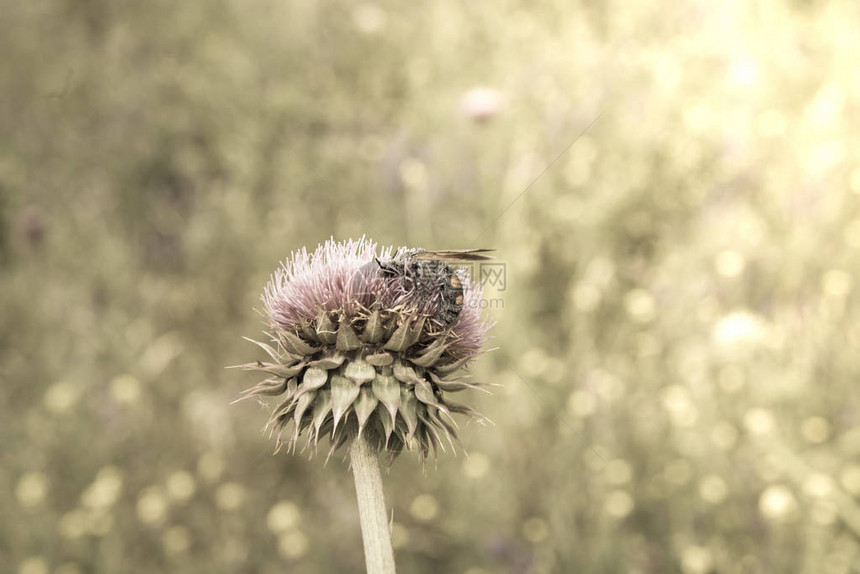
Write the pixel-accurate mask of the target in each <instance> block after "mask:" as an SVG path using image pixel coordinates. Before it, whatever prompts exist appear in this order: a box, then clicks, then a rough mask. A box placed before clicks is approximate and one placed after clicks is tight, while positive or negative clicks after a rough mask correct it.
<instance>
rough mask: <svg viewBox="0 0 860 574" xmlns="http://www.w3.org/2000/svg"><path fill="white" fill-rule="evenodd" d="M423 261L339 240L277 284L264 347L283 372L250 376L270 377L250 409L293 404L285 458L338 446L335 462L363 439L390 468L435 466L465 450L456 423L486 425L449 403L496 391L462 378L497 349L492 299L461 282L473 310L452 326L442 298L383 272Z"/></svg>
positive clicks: (268, 294) (270, 295)
mask: <svg viewBox="0 0 860 574" xmlns="http://www.w3.org/2000/svg"><path fill="white" fill-rule="evenodd" d="M414 252H415V250H404V249H403V248H401V249H400V250H398V251H397V252H393V251H392V249H391V248H384V249H381V250H379V249H378V246H377V245H376V244H375V243H373V242H371V241H367V240H365V239H364V238H362V239H360V240H358V241H353V240H349V241H346V242H341V243H337V242H335V241H334V240H329V241H327V242H326V243H325V245H321V246H319V247H318V248H317V249H316V251H315V252H313V253H312V254H311V253H308V252H307V251H306V250H305V249H302V250H300V251H297V252H294V253H293V254H292V256H291V257H290V259H289V260H288V261H286V262H284V263H283V265H282V267H281V268H280V269H278V270H277V271H276V272H275V273H274V275H273V276H272V278H271V280H270V281H269V283H268V285H267V286H266V288H265V291H264V292H263V295H262V301H263V303H264V306H265V314H266V317H267V320H268V324H269V328H270V331H269V333H267V334H268V335H269V338H270V339H271V341H270V342H269V343H264V342H257V341H253V342H255V343H256V344H257V345H259V346H260V347H262V348H263V350H265V352H266V353H267V354H268V355H269V357H270V358H271V362H259V361H258V362H256V363H249V364H246V365H240V366H241V367H242V368H244V369H246V370H253V371H260V372H263V373H266V374H268V375H269V378H267V379H265V380H263V381H262V382H260V383H258V384H257V385H255V386H254V387H252V388H250V389H248V390H246V391H245V392H244V393H243V396H242V398H248V397H254V396H260V395H272V396H276V395H281V396H282V400H281V403H280V404H279V405H278V406H277V407H276V408H275V409H274V411H273V413H272V416H271V418H270V420H269V425H268V426H269V427H270V428H271V429H272V431H273V432H276V433H277V444H278V448H280V447H281V446H282V445H284V444H286V445H287V446H288V447H290V448H292V449H293V451H295V449H296V445H297V443H298V441H299V438H300V437H301V436H302V435H305V436H306V438H307V442H306V448H307V447H311V448H312V450H314V451H315V450H316V447H317V444H318V441H319V439H320V437H325V436H329V437H330V440H331V449H330V451H329V455H331V453H332V452H334V451H335V450H337V449H338V448H339V447H340V446H342V445H345V444H348V443H351V442H352V441H353V439H355V438H356V437H359V436H363V437H364V438H365V439H366V441H367V443H368V444H369V445H370V448H371V449H373V450H375V451H376V452H386V453H388V454H389V458H390V459H393V458H394V457H396V456H397V454H399V453H400V452H401V451H402V450H403V449H404V448H410V447H411V446H413V445H417V450H418V452H419V454H420V455H421V457H422V459H423V458H425V457H426V456H427V455H428V454H429V452H430V451H431V450H432V451H433V452H434V454H435V453H436V452H437V449H438V448H441V449H442V450H444V444H443V443H445V442H447V443H448V444H449V445H450V446H451V447H452V448H453V446H454V442H455V441H456V442H459V440H458V439H457V432H456V428H457V423H456V422H455V421H454V418H453V417H452V415H453V414H462V415H466V416H468V417H471V418H473V419H477V420H479V421H483V420H484V419H483V417H482V416H481V415H480V414H479V413H477V412H476V411H475V410H473V409H472V408H471V407H469V406H467V405H464V404H460V403H456V402H452V401H451V400H449V398H448V394H449V393H453V392H457V391H462V390H465V389H470V388H481V387H483V386H485V385H486V384H485V383H479V382H473V381H470V380H469V379H468V378H466V377H462V376H454V373H455V372H456V371H458V370H459V369H461V368H463V367H466V366H467V365H468V364H469V362H470V361H471V360H472V359H474V358H475V356H476V355H478V354H479V353H480V352H481V347H482V345H483V344H484V342H485V341H486V339H487V331H488V329H489V327H490V326H491V325H490V323H489V322H488V321H486V320H483V319H482V318H481V316H480V305H479V304H478V303H479V301H480V297H481V290H480V288H479V287H478V285H476V284H474V283H472V282H471V281H470V280H469V279H468V278H467V277H466V276H465V275H464V274H462V273H457V274H456V279H455V280H452V283H454V284H456V285H458V286H462V301H459V302H458V303H459V304H460V305H459V309H460V310H459V313H458V314H457V315H456V318H454V319H453V321H451V322H450V323H447V322H446V321H445V320H444V319H442V318H441V317H445V316H446V315H445V314H443V313H441V309H442V307H443V306H444V305H445V304H446V302H445V301H444V295H443V293H442V291H441V290H439V289H436V288H435V287H434V286H433V284H430V286H429V287H428V284H427V282H426V281H424V280H423V279H422V280H420V281H412V280H404V279H405V278H404V277H403V276H397V275H396V274H390V273H385V272H383V267H382V265H383V264H385V262H391V261H397V259H396V255H395V254H396V253H414ZM439 268H443V269H444V270H446V271H447V272H448V273H449V275H448V276H447V277H448V278H449V279H450V277H451V274H453V273H455V272H454V271H451V270H450V268H449V267H447V265H445V266H443V267H439Z"/></svg>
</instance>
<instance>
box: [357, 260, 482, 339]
mask: <svg viewBox="0 0 860 574" xmlns="http://www.w3.org/2000/svg"><path fill="white" fill-rule="evenodd" d="M491 251H493V250H492V249H463V250H456V249H454V250H445V251H429V250H427V249H420V248H416V249H398V250H397V252H395V254H394V257H392V258H391V259H390V260H387V261H380V260H379V259H376V260H374V261H373V262H371V263H369V264H368V265H375V266H377V269H378V271H379V272H381V273H383V274H384V275H386V276H389V277H392V278H398V279H399V280H400V284H401V287H402V288H403V291H404V293H405V294H407V296H408V297H409V299H410V300H411V301H413V302H415V304H416V305H418V307H419V308H421V309H422V310H423V311H425V312H428V313H432V314H433V315H434V318H435V319H436V320H437V322H438V323H440V324H441V325H442V326H443V327H447V326H448V325H450V324H451V323H453V322H454V321H456V320H457V317H459V316H460V311H462V310H463V302H464V295H465V291H464V289H463V282H462V280H461V279H460V276H459V275H457V273H456V272H455V271H454V269H452V267H451V265H449V263H467V262H471V261H484V260H487V259H491V256H490V255H487V254H488V253H489V252H491Z"/></svg>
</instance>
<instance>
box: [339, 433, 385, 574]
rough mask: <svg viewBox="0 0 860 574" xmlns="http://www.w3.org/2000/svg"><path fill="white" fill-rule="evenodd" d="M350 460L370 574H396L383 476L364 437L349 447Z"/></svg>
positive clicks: (357, 438)
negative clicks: (386, 512) (386, 511)
mask: <svg viewBox="0 0 860 574" xmlns="http://www.w3.org/2000/svg"><path fill="white" fill-rule="evenodd" d="M349 460H350V466H351V467H352V474H353V477H354V478H355V494H356V497H357V498H358V516H359V519H360V520H361V537H362V539H363V540H364V561H365V564H366V565H367V574H395V573H394V551H393V550H392V549H391V533H390V532H389V531H388V519H387V517H386V515H385V499H384V498H383V495H382V476H381V475H380V474H379V461H378V460H377V457H376V453H374V452H373V451H372V450H371V449H370V445H369V444H367V440H366V439H365V438H364V437H356V438H355V439H353V441H352V446H350V448H349Z"/></svg>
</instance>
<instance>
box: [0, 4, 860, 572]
mask: <svg viewBox="0 0 860 574" xmlns="http://www.w3.org/2000/svg"><path fill="white" fill-rule="evenodd" d="M3 9H4V17H3V18H2V19H0V50H2V53H3V54H4V57H3V58H2V61H0V82H2V86H3V90H2V99H0V128H2V133H3V134H4V137H3V138H2V140H0V289H2V294H3V297H2V299H0V319H2V325H3V328H2V330H0V376H2V384H3V388H4V400H3V403H2V405H0V421H2V422H0V439H2V444H3V447H2V449H0V468H2V471H0V512H2V515H3V516H4V520H3V521H2V523H0V571H2V572H19V573H21V574H49V573H50V574H53V573H56V574H76V573H114V572H127V573H138V572H183V573H195V572H199V573H207V574H209V573H220V572H223V573H234V572H260V573H280V572H285V571H289V572H296V573H315V572H360V571H362V570H363V557H362V550H361V539H360V534H359V529H358V522H357V510H356V507H355V500H354V496H353V487H352V483H351V478H350V476H349V474H348V472H346V470H345V468H344V465H343V464H342V460H341V458H339V457H335V458H333V459H332V461H330V462H329V463H328V465H324V464H323V462H324V461H323V460H322V459H321V457H320V458H316V459H314V460H311V461H308V460H307V458H306V457H303V456H295V457H294V456H289V455H286V454H279V455H278V456H272V454H271V452H272V442H271V441H269V440H267V439H266V437H264V436H263V435H262V434H261V428H262V426H263V423H264V421H265V420H266V418H267V416H268V415H267V411H265V410H264V409H262V408H258V407H257V406H256V405H253V404H250V403H248V404H239V405H234V406H230V405H229V403H230V401H231V400H233V399H234V398H235V397H236V396H237V393H238V392H239V391H240V390H241V389H243V388H245V387H247V386H249V385H250V384H251V383H252V382H254V381H253V380H252V377H250V375H248V376H245V374H242V373H237V372H235V371H225V370H224V366H225V365H229V364H236V363H241V362H245V361H247V360H249V359H252V358H255V357H257V356H258V355H259V353H258V352H257V350H255V348H254V347H253V346H251V345H250V344H247V343H245V342H244V341H242V339H241V336H243V335H246V336H257V335H258V333H259V331H260V329H261V327H262V325H261V320H260V317H259V316H258V315H257V314H256V313H254V311H253V309H254V308H255V307H258V306H259V305H258V303H257V298H258V296H259V293H260V291H261V289H262V287H263V285H264V284H265V282H266V280H267V278H268V274H269V273H270V272H271V271H272V270H274V268H275V267H276V265H277V264H278V262H279V261H280V260H282V259H283V258H285V257H286V256H287V255H288V254H289V252H290V251H291V250H292V249H296V248H299V247H301V246H305V245H307V246H309V247H313V246H315V245H316V244H317V243H319V242H321V241H323V240H325V239H326V238H328V237H329V236H334V237H336V238H339V239H343V238H347V237H357V236H360V235H363V234H367V235H368V236H371V237H373V238H375V239H376V240H378V241H381V242H383V243H386V244H389V243H390V244H395V245H403V244H406V245H422V246H426V247H431V248H465V247H495V248H497V249H498V250H499V259H500V261H502V262H504V263H505V264H506V265H507V289H506V290H505V291H504V292H495V291H494V290H493V289H492V288H491V289H489V292H488V294H487V296H488V297H497V298H501V300H502V301H503V307H504V308H503V309H494V310H493V311H492V312H491V313H492V314H493V315H494V316H495V317H496V318H497V319H498V320H499V326H498V327H497V329H496V330H495V335H496V338H495V339H494V341H493V344H494V346H496V347H498V349H497V350H495V351H494V352H493V353H491V354H489V355H485V356H484V357H483V358H482V359H480V360H479V361H478V364H477V365H476V366H475V368H474V370H475V373H476V376H478V377H480V378H482V379H487V380H495V381H498V382H500V383H502V384H503V387H502V388H501V390H499V391H498V392H497V393H496V394H495V395H494V396H492V397H486V398H484V397H470V399H471V400H472V401H474V402H476V403H478V405H479V407H480V408H481V410H483V412H485V413H486V414H487V415H489V416H490V418H492V419H493V420H494V421H495V423H496V425H495V426H494V427H486V428H485V427H476V426H468V427H466V428H465V429H464V431H463V433H462V438H463V442H464V444H465V446H466V447H467V449H468V451H469V453H470V456H468V457H465V456H463V455H462V454H458V455H457V456H456V457H453V456H450V454H449V455H444V456H442V457H441V458H440V459H439V461H438V464H437V465H436V468H429V469H428V470H427V471H426V472H422V470H421V467H420V464H418V463H417V461H416V458H415V457H414V456H413V455H405V456H403V457H401V459H399V460H398V461H397V462H396V463H395V464H394V465H393V467H392V468H391V470H390V472H389V474H388V476H387V477H386V483H387V487H386V488H387V493H386V494H387V497H388V500H389V503H390V505H391V507H392V508H393V512H394V524H395V526H394V539H395V545H396V547H397V559H398V565H399V568H400V570H401V571H402V572H428V573H429V572H455V573H457V572H462V573H468V574H482V573H483V574H490V573H507V572H511V573H523V574H525V573H550V572H628V573H650V572H660V573H664V572H666V573H674V572H683V573H685V574H705V573H709V572H738V573H765V572H804V573H810V574H812V573H815V574H818V573H825V574H840V573H848V572H860V458H858V455H860V428H858V426H857V421H858V413H860V394H858V392H857V380H858V375H860V358H858V354H857V348H858V346H859V345H860V326H858V325H860V323H858V312H860V310H858V305H857V295H856V289H854V283H856V282H857V281H856V276H857V273H858V271H860V259H858V250H860V155H858V149H860V148H858V146H857V141H856V140H857V137H858V136H857V134H858V133H860V130H858V128H860V122H858V114H860V108H859V107H858V104H857V102H858V101H860V100H858V98H860V75H858V74H857V69H858V58H857V55H858V54H860V36H858V35H857V33H856V31H857V29H858V25H860V22H858V20H860V16H858V13H857V10H856V7H855V6H853V5H852V4H851V3H849V2H837V1H834V2H825V1H815V0H806V1H799V0H786V1H779V0H761V1H758V2H753V3H742V2H729V3H707V2H702V1H697V0H690V1H687V2H681V3H671V2H659V3H653V4H642V5H633V4H628V5H625V6H623V7H622V6H612V5H608V4H601V3H573V4H571V3H568V2H560V1H556V2H550V3H545V4H543V5H542V6H541V7H540V8H539V9H538V8H536V7H533V6H532V5H531V4H529V3H525V2H516V1H506V2H501V3H492V4H486V5H471V4H463V3H456V2H450V1H447V0H442V1H439V2H434V3H428V4H415V3H410V4H399V3H395V2H385V3H378V4H373V3H352V2H344V1H341V0H330V1H326V2H319V3H300V2H292V3H291V2H280V1H276V0H246V1H244V2H235V1H232V0H213V1H211V2H193V3H183V4H176V3H172V2H171V3H169V2H164V1H161V0H156V1H154V2H147V3H144V4H138V3H127V2H119V3H117V2H108V1H106V0H87V1H86V2H80V1H78V2H73V1H71V0H35V1H32V2H6V3H4V8H3ZM481 86H485V87H486V88H485V89H484V90H483V91H480V90H479V91H477V92H475V91H472V90H474V89H475V88H478V87H481ZM601 112H604V113H603V115H602V116H601V118H600V120H599V121H598V122H597V123H595V124H594V125H593V126H592V127H591V129H590V130H589V131H588V133H587V134H585V135H584V136H582V137H581V138H580V139H579V140H577V141H576V143H575V144H574V145H573V146H572V147H570V149H569V150H568V151H567V152H566V153H564V154H563V155H561V156H560V157H559V154H562V151H563V150H565V149H566V147H567V146H568V145H570V144H571V142H572V141H573V140H574V139H575V138H576V137H577V135H578V134H580V133H581V132H582V131H583V130H584V129H585V128H586V126H588V125H589V124H590V123H591V122H592V121H593V120H594V119H595V118H596V117H597V116H598V115H599V114H600V113H601ZM556 158H558V161H556V162H555V163H552V162H553V161H554V160H555V159H556ZM551 163H552V167H551V168H550V169H549V170H547V171H546V173H543V175H542V176H541V177H540V178H539V179H538V180H537V181H535V182H534V184H533V185H531V184H532V182H533V181H534V180H535V178H536V177H538V175H539V174H541V173H542V172H543V170H544V169H545V168H546V167H547V166H548V165H550V164H551ZM530 185H531V186H530ZM529 186H530V187H529ZM526 189H528V191H527V192H526V193H525V194H523V195H522V196H520V194H521V193H522V192H523V191H524V190H526ZM512 203H513V206H512V207H510V209H508V210H507V211H505V212H504V215H503V216H502V217H501V218H499V219H498V220H495V218H496V217H497V215H498V214H499V213H501V212H502V211H503V210H505V209H506V208H508V207H509V206H510V205H511V204H512ZM494 220H495V221H494ZM491 222H493V223H492V225H491ZM488 226H490V227H489V228H488ZM476 238H479V239H478V241H477V244H476V243H475V240H476ZM517 373H518V374H519V375H518V374H517ZM520 377H522V380H521V379H520ZM431 466H432V465H431Z"/></svg>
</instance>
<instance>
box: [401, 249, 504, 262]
mask: <svg viewBox="0 0 860 574" xmlns="http://www.w3.org/2000/svg"><path fill="white" fill-rule="evenodd" d="M492 251H495V249H444V250H441V251H421V252H420V253H416V254H415V255H413V257H414V258H415V259H418V260H424V261H484V260H486V259H492V258H493V256H492V255H487V254H488V253H490V252H492Z"/></svg>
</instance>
